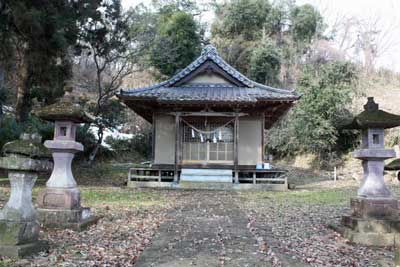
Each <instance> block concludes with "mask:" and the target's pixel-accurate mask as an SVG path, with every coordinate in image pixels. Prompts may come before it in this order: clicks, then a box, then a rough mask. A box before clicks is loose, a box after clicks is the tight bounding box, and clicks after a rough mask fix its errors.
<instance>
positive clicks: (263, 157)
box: [261, 113, 265, 162]
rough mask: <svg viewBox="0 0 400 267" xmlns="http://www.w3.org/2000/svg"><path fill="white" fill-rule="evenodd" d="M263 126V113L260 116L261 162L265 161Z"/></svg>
mask: <svg viewBox="0 0 400 267" xmlns="http://www.w3.org/2000/svg"><path fill="white" fill-rule="evenodd" d="M264 128H265V115H264V113H263V114H262V118H261V162H264V161H265V140H264Z"/></svg>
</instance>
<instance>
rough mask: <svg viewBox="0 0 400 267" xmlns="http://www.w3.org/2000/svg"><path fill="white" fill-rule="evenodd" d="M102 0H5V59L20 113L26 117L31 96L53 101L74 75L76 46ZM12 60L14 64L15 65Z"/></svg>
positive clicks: (1, 33) (0, 31)
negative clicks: (73, 52) (72, 69)
mask: <svg viewBox="0 0 400 267" xmlns="http://www.w3.org/2000/svg"><path fill="white" fill-rule="evenodd" d="M98 2H99V1H91V0H82V1H68V0H33V1H32V0H4V1H2V3H1V6H0V42H1V43H2V46H1V49H0V59H1V60H2V61H3V62H9V64H5V65H8V66H9V67H10V69H11V70H12V71H9V72H8V75H7V76H8V77H9V78H10V79H12V80H13V81H14V85H15V87H16V104H15V109H16V118H17V120H18V121H19V122H24V121H26V119H27V117H28V114H29V111H30V109H31V104H32V99H33V98H35V97H36V98H37V99H38V100H39V101H42V102H44V103H51V102H52V101H54V99H55V98H56V97H58V96H60V95H62V93H63V90H62V89H63V87H64V82H65V81H66V80H67V79H69V78H71V74H72V73H71V51H72V48H73V46H74V45H75V44H76V41H77V39H78V37H79V32H80V25H82V24H84V23H86V21H87V19H88V18H89V17H93V16H95V15H97V13H98V12H99V11H97V8H98ZM10 65H11V66H10Z"/></svg>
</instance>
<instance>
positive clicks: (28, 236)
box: [0, 133, 52, 258]
mask: <svg viewBox="0 0 400 267" xmlns="http://www.w3.org/2000/svg"><path fill="white" fill-rule="evenodd" d="M3 153H4V157H2V158H0V168H3V169H7V170H8V177H9V179H10V184H11V195H10V199H9V200H8V202H7V204H6V205H5V206H4V208H3V209H2V210H1V211H0V256H7V257H12V258H19V257H24V256H29V255H31V254H35V253H37V252H40V251H44V250H47V249H48V243H47V242H46V241H43V240H38V237H39V230H40V227H39V224H38V222H37V216H36V210H35V209H34V207H33V205H32V188H33V185H34V184H35V181H36V179H37V176H38V175H37V173H38V172H43V171H50V170H51V168H52V163H51V161H50V158H51V155H50V153H49V151H48V150H47V149H46V148H45V147H44V146H43V145H42V144H41V137H40V136H39V135H38V134H27V133H24V134H22V135H21V138H20V140H16V141H13V142H10V143H7V144H5V145H4V147H3Z"/></svg>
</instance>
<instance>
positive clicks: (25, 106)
mask: <svg viewBox="0 0 400 267" xmlns="http://www.w3.org/2000/svg"><path fill="white" fill-rule="evenodd" d="M15 82H16V87H17V101H16V104H15V119H16V121H17V122H18V123H23V122H25V121H27V119H28V116H29V111H30V107H31V99H30V92H29V82H28V69H27V65H26V62H25V60H24V59H23V58H20V59H19V62H18V63H17V71H16V75H15Z"/></svg>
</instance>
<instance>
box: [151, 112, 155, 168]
mask: <svg viewBox="0 0 400 267" xmlns="http://www.w3.org/2000/svg"><path fill="white" fill-rule="evenodd" d="M151 131H152V132H151V161H152V163H154V161H155V159H156V116H155V114H154V112H153V124H152V129H151Z"/></svg>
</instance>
